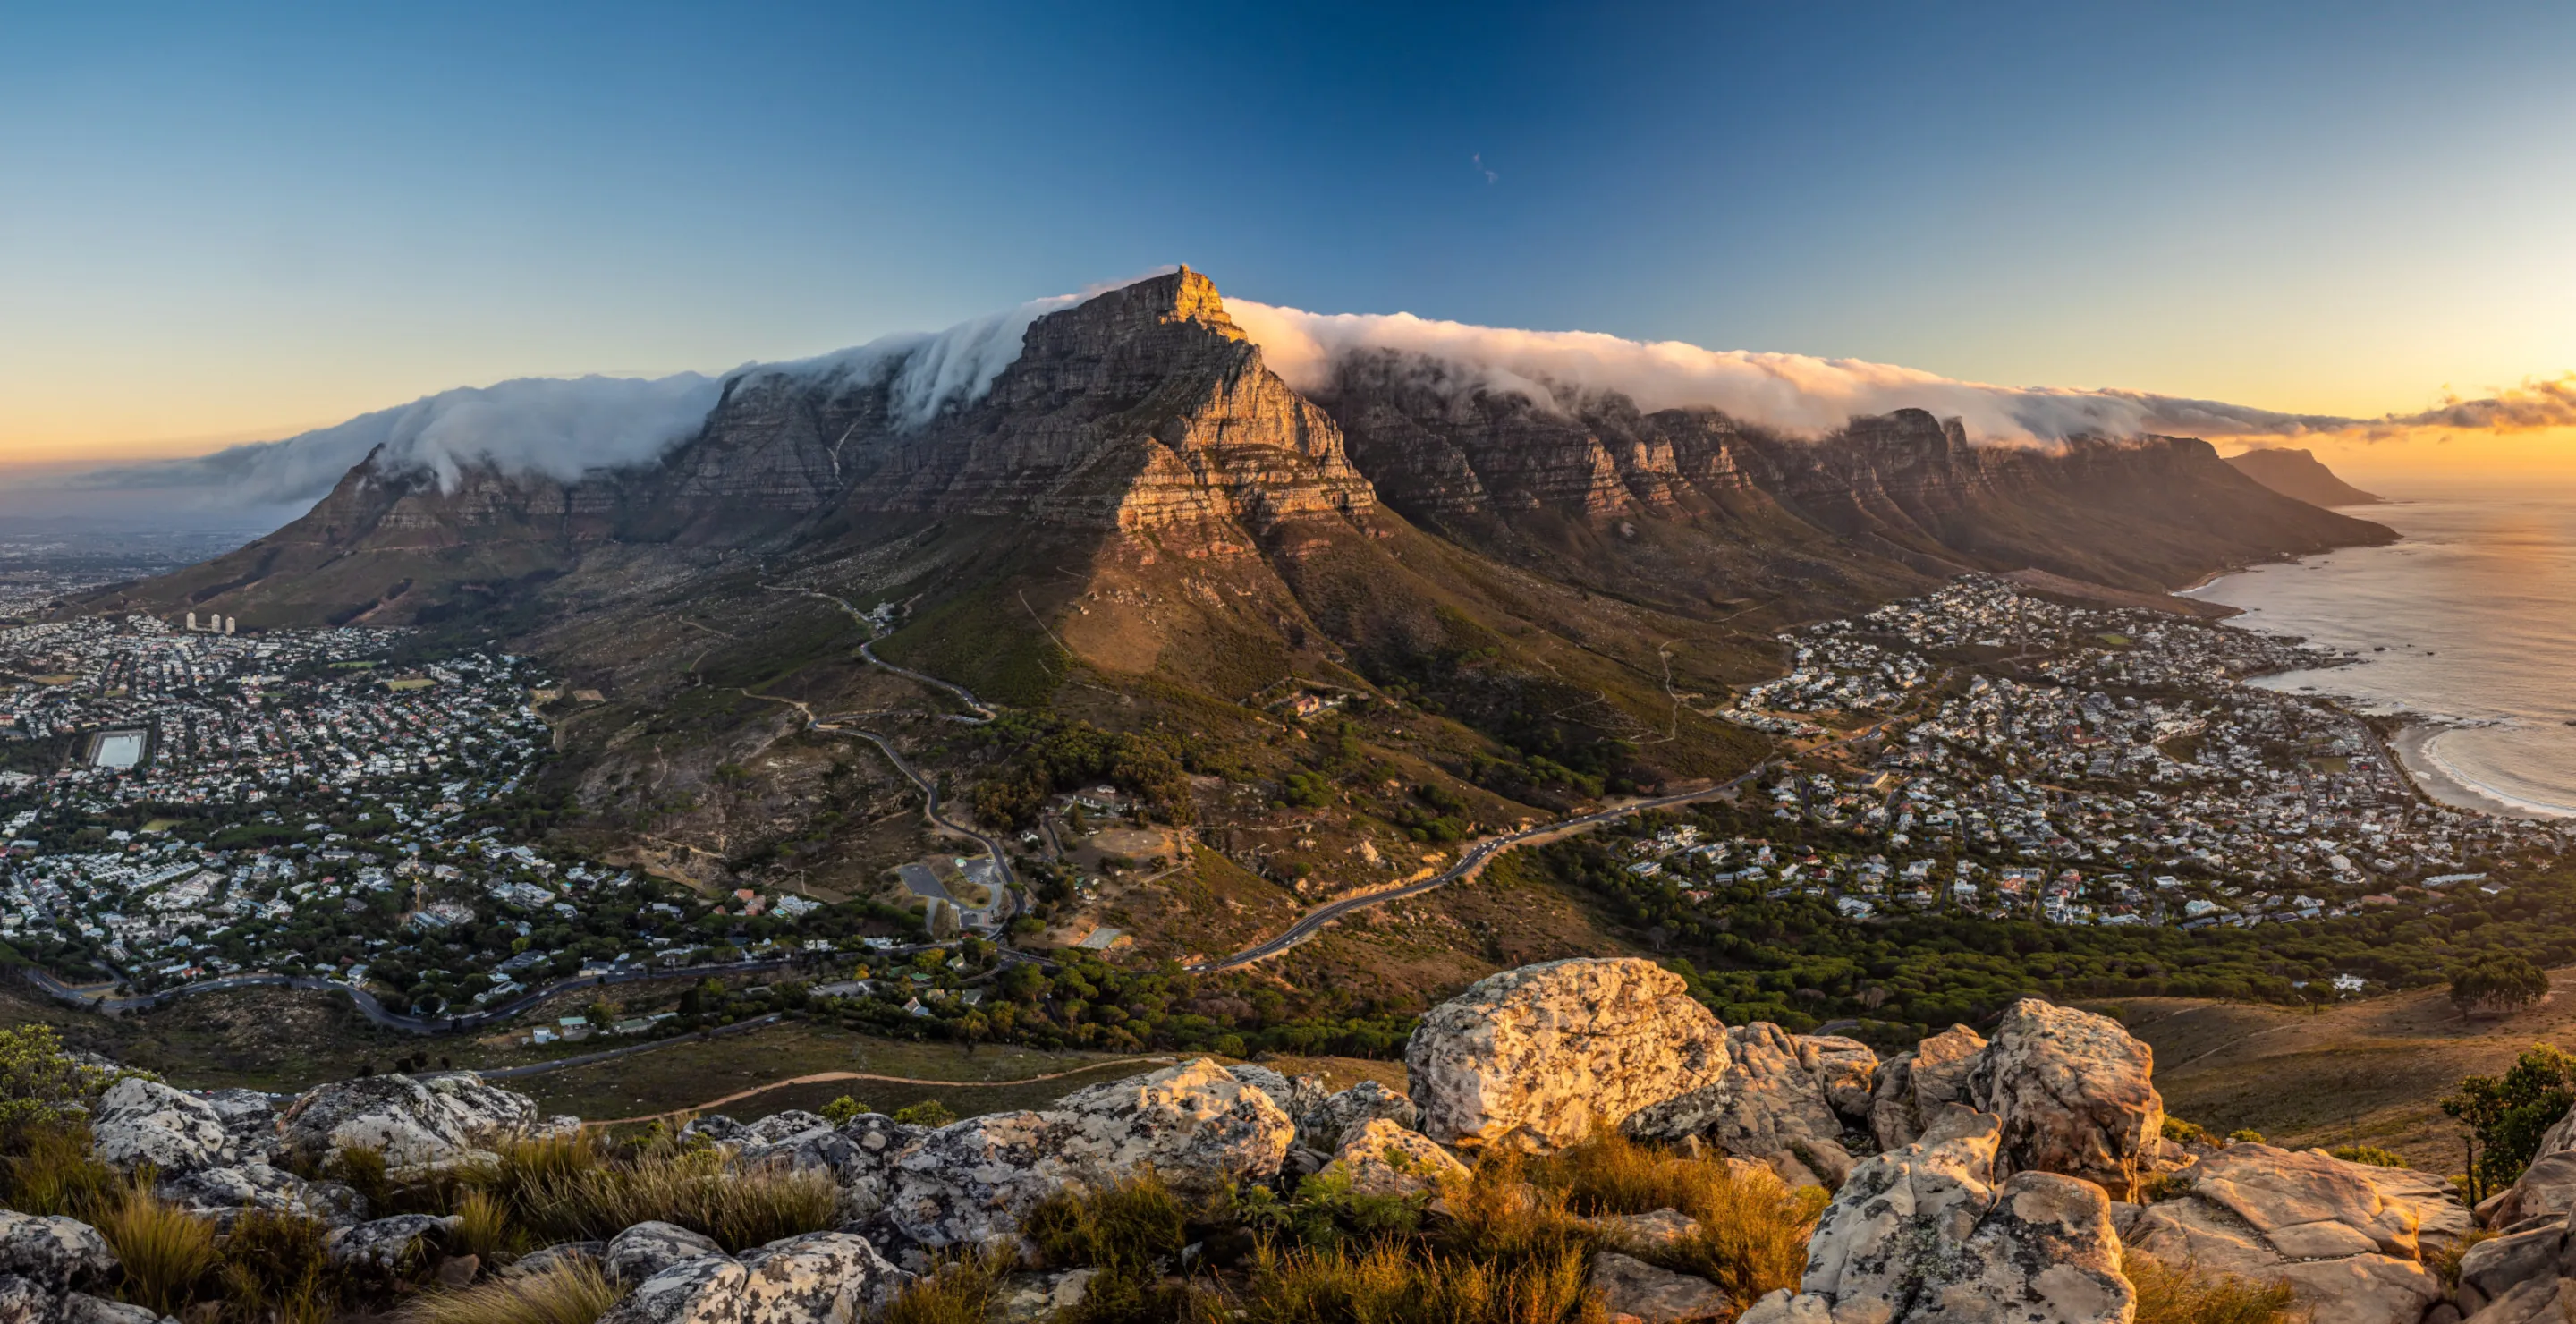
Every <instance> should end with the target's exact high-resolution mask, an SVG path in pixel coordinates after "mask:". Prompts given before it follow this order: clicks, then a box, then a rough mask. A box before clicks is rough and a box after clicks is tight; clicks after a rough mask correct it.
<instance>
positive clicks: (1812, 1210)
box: [1534, 1127, 1831, 1301]
mask: <svg viewBox="0 0 2576 1324" xmlns="http://www.w3.org/2000/svg"><path fill="white" fill-rule="evenodd" d="M1534 1175H1535V1177H1536V1180H1537V1181H1538V1182H1539V1183H1540V1184H1541V1185H1543V1186H1548V1187H1553V1188H1555V1189H1557V1190H1560V1191H1562V1192H1563V1197H1564V1201H1565V1206H1566V1208H1568V1209H1570V1210H1571V1211H1573V1212H1575V1213H1578V1214H1589V1215H1595V1216H1600V1215H1613V1214H1650V1213H1653V1212H1654V1211H1656V1210H1658V1209H1678V1210H1680V1211H1681V1212H1682V1213H1684V1214H1687V1215H1689V1216H1690V1217H1692V1218H1694V1219H1697V1220H1698V1221H1699V1224H1700V1232H1699V1235H1698V1236H1697V1237H1695V1238H1692V1239H1691V1240H1690V1241H1688V1242H1686V1243H1684V1244H1683V1245H1681V1246H1678V1247H1675V1248H1672V1249H1670V1250H1667V1251H1662V1252H1657V1253H1650V1254H1648V1255H1646V1256H1645V1257H1644V1258H1647V1259H1651V1260H1653V1261H1655V1262H1656V1263H1658V1264H1661V1265H1662V1266H1663V1267H1665V1268H1668V1269H1673V1270H1677V1271H1679V1272H1682V1273H1690V1274H1697V1275H1699V1276H1700V1277H1702V1278H1706V1279H1708V1280H1710V1281H1711V1282H1714V1283H1716V1284H1717V1285H1718V1286H1720V1287H1723V1288H1725V1289H1726V1290H1727V1293H1728V1294H1729V1295H1731V1296H1733V1297H1734V1298H1735V1299H1736V1300H1738V1301H1752V1300H1756V1299H1759V1298H1760V1297H1761V1296H1762V1295H1763V1294H1764V1293H1767V1292H1771V1291H1774V1290H1776V1289H1779V1288H1783V1287H1787V1288H1795V1287H1796V1286H1797V1285H1798V1280H1799V1279H1800V1278H1801V1277H1803V1276H1804V1275H1805V1273H1806V1268H1807V1239H1808V1237H1809V1236H1811V1235H1812V1234H1813V1233H1814V1232H1815V1230H1816V1219H1817V1218H1818V1217H1820V1216H1821V1215H1822V1214H1823V1213H1824V1211H1825V1205H1826V1204H1827V1203H1828V1202H1829V1201H1830V1199H1831V1197H1829V1196H1827V1195H1826V1194H1825V1193H1824V1192H1823V1191H1821V1190H1818V1189H1816V1188H1814V1187H1807V1188H1804V1189H1800V1190H1794V1191H1793V1190H1791V1189H1789V1187H1788V1186H1787V1185H1786V1184H1784V1183H1783V1182H1782V1181H1781V1180H1780V1179H1779V1178H1778V1177H1775V1176H1773V1175H1771V1174H1770V1173H1769V1172H1739V1171H1737V1170H1736V1169H1735V1168H1733V1167H1731V1166H1730V1165H1729V1164H1728V1163H1727V1161H1726V1160H1725V1159H1723V1158H1720V1157H1717V1156H1714V1155H1711V1156H1707V1157H1701V1158H1693V1157H1690V1156H1689V1155H1686V1154H1678V1153H1674V1152H1672V1151H1670V1150H1664V1149H1658V1148H1655V1147H1652V1146H1649V1145H1641V1144H1638V1143H1637V1142H1635V1141H1633V1140H1630V1139H1628V1138H1627V1137H1625V1136H1622V1135H1620V1134H1619V1133H1618V1132H1617V1131H1615V1130H1611V1129H1609V1128H1606V1127H1596V1128H1594V1130H1593V1133H1592V1137H1591V1138H1590V1139H1588V1140H1586V1141H1584V1142H1583V1143H1582V1144H1580V1145H1577V1146H1575V1147H1573V1148H1572V1149H1568V1150H1565V1151H1564V1152H1562V1153H1559V1154H1556V1155H1553V1156H1550V1157H1549V1158H1547V1159H1544V1160H1541V1161H1540V1162H1539V1163H1538V1164H1537V1165H1536V1172H1535V1174H1534Z"/></svg>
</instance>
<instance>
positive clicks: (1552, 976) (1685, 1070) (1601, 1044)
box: [1404, 958, 1728, 1148]
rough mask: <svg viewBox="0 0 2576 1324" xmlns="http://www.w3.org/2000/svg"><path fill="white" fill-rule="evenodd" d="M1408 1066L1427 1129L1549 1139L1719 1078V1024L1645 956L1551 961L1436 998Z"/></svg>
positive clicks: (1504, 1139)
mask: <svg viewBox="0 0 2576 1324" xmlns="http://www.w3.org/2000/svg"><path fill="white" fill-rule="evenodd" d="M1404 1065H1405V1070H1406V1072H1407V1074H1408V1075H1409V1077H1410V1079H1411V1084H1412V1091H1411V1092H1412V1095H1413V1101H1414V1103H1415V1104H1416V1105H1417V1106H1418V1107H1419V1108H1420V1109H1421V1127H1422V1130H1423V1133H1424V1134H1426V1135H1428V1136H1430V1137H1431V1138H1432V1139H1434V1140H1437V1141H1440V1142H1442V1143H1444V1144H1448V1145H1453V1146H1459V1147H1466V1148H1472V1147H1477V1146H1482V1145H1491V1144H1521V1145H1528V1146H1532V1147H1537V1148H1553V1147H1557V1146H1562V1145H1568V1144H1572V1143H1574V1142H1576V1141H1579V1140H1581V1139H1582V1138H1583V1137H1584V1136H1585V1135H1587V1134H1589V1133H1590V1131H1591V1129H1592V1127H1593V1125H1594V1123H1595V1122H1596V1121H1598V1122H1601V1123H1606V1124H1609V1125H1613V1126H1615V1125H1618V1124H1619V1123H1621V1122H1624V1121H1626V1120H1627V1118H1628V1116H1629V1114H1631V1113H1634V1112H1636V1111H1637V1110H1638V1109H1640V1108H1644V1107H1647V1106H1649V1105H1653V1104H1661V1103H1667V1102H1669V1101H1672V1100H1675V1099H1677V1098H1679V1097H1680V1096H1683V1095H1687V1094H1690V1093H1692V1092H1693V1091H1700V1090H1708V1089H1711V1088H1713V1087H1715V1086H1717V1085H1719V1084H1721V1083H1722V1082H1723V1081H1724V1080H1725V1079H1726V1076H1727V1071H1728V1059H1727V1051H1726V1027H1725V1026H1724V1025H1721V1024H1719V1023H1718V1019H1717V1017H1715V1016H1714V1015H1711V1014H1710V1013H1709V1010H1708V1009H1707V1008H1706V1007H1703V1006H1701V1005H1700V1004H1699V1003H1697V1002H1694V1001H1692V1000H1691V998H1690V995H1689V993H1688V991H1687V989H1686V988H1685V986H1684V985H1683V983H1682V978H1681V976H1679V975H1676V974H1674V973H1673V972H1671V971H1669V970H1666V969H1664V968H1662V967H1661V966H1658V965H1656V964H1654V963H1653V962H1651V961H1642V960H1636V959H1632V958H1619V959H1583V960H1570V961H1550V962H1547V963H1545V964H1542V965H1532V966H1523V967H1521V968H1520V969H1517V970H1506V971H1504V972H1503V973H1501V974H1498V975H1493V976H1490V977H1488V978H1485V979H1482V980H1479V981H1477V982H1476V983H1475V984H1473V985H1470V986H1469V987H1468V989H1467V991H1466V992H1464V993H1461V994H1459V995H1458V996H1457V997H1454V998H1451V999H1450V1000H1449V1001H1447V1002H1444V1003H1442V1004H1440V1005H1439V1006H1437V1007H1434V1008H1432V1009H1431V1011H1430V1012H1429V1013H1428V1014H1427V1015H1425V1016H1424V1017H1423V1018H1422V1023H1421V1025H1420V1026H1419V1027H1417V1028H1416V1029H1415V1030H1414V1032H1413V1037H1412V1039H1411V1040H1410V1041H1408V1042H1407V1043H1406V1044H1405V1047H1404Z"/></svg>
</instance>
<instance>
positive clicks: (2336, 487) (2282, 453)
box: [2227, 446, 2387, 507]
mask: <svg viewBox="0 0 2576 1324" xmlns="http://www.w3.org/2000/svg"><path fill="white" fill-rule="evenodd" d="M2227 462H2228V463H2229V464H2230V465H2233V466H2235V469H2236V471H2237V472H2238V473H2241V474H2243V475H2245V476H2246V477H2248V478H2251V479H2253V480H2254V481H2255V482H2258V483H2261V484H2262V485H2263V486H2265V487H2268V488H2270V489H2272V490H2273V491H2275V492H2278V493H2280V494H2281V495H2283V496H2285V497H2288V498H2290V499H2291V500H2293V501H2304V502H2307V503H2308V504H2309V505H2311V506H2327V507H2332V506H2376V505H2381V504H2384V503H2385V502H2386V500H2387V498H2385V497H2378V496H2373V495H2371V494H2370V493H2368V492H2364V491H2362V490H2361V489H2360V488H2358V487H2355V486H2353V485H2352V484H2350V483H2347V482H2345V481H2344V480H2343V479H2341V478H2338V477H2336V476H2335V471H2334V470H2332V469H2329V468H2327V467H2326V466H2325V465H2324V464H2323V463H2321V462H2320V461H2319V460H2318V459H2317V457H2316V456H2315V455H2314V454H2312V453H2310V452H2308V451H2304V450H2294V449H2292V448H2289V447H2286V446H2267V447H2263V448H2261V449H2258V450H2250V451H2247V452H2245V453H2244V454H2242V455H2230V456H2228V457H2227Z"/></svg>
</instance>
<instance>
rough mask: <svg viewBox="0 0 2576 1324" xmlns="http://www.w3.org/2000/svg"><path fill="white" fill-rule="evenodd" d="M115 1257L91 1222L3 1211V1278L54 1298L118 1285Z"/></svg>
mask: <svg viewBox="0 0 2576 1324" xmlns="http://www.w3.org/2000/svg"><path fill="white" fill-rule="evenodd" d="M116 1270H117V1261H116V1252H115V1251H113V1250H111V1249H109V1248H108V1244H107V1238H105V1237H102V1236H100V1235H99V1234H98V1230H97V1229H96V1228H93V1227H91V1226H89V1225H88V1224H86V1223H82V1222H79V1221H77V1220H74V1219H69V1218H49V1217H45V1216H42V1215H38V1214H22V1213H19V1212H17V1211H16V1210H13V1209H0V1276H6V1277H9V1278H17V1279H22V1280H24V1281H26V1282H29V1283H32V1284H34V1285H35V1286H36V1288H37V1289H38V1290H40V1291H42V1292H44V1293H47V1294H48V1295H51V1296H60V1295H61V1294H63V1293H65V1292H69V1291H72V1290H74V1289H76V1288H83V1287H90V1286H103V1285H105V1284H108V1283H110V1282H112V1281H114V1275H115V1273H116Z"/></svg>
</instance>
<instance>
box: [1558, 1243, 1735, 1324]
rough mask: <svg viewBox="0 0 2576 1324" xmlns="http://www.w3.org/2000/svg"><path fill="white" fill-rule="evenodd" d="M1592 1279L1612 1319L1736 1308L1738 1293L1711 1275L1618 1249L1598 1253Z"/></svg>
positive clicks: (1618, 1322)
mask: <svg viewBox="0 0 2576 1324" xmlns="http://www.w3.org/2000/svg"><path fill="white" fill-rule="evenodd" d="M1591 1282H1592V1290H1593V1292H1594V1293H1596V1294H1598V1295H1599V1296H1600V1298H1601V1310H1602V1313H1604V1314H1606V1315H1608V1316H1609V1317H1610V1321H1611V1324H1681V1322H1682V1321H1685V1320H1698V1319H1723V1318H1725V1317H1726V1316H1727V1315H1728V1314H1730V1313H1732V1312H1733V1311H1734V1309H1735V1301H1734V1299H1733V1298H1731V1297H1729V1296H1728V1295H1727V1294H1726V1293H1725V1292H1723V1291H1721V1290H1719V1289H1718V1286H1717V1284H1715V1283H1712V1282H1710V1281H1709V1280H1707V1279H1705V1278H1694V1277H1692V1276H1691V1275H1689V1274H1686V1273H1674V1272H1672V1271H1671V1270H1669V1269H1658V1268H1656V1267H1655V1266H1653V1265H1651V1264H1648V1263H1646V1262H1645V1261H1644V1260H1640V1259H1636V1258H1633V1257H1631V1256H1627V1255H1622V1254H1620V1253H1619V1252H1617V1251H1608V1250H1605V1251H1601V1252H1598V1253H1596V1254H1595V1255H1593V1257H1592V1273H1591Z"/></svg>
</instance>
